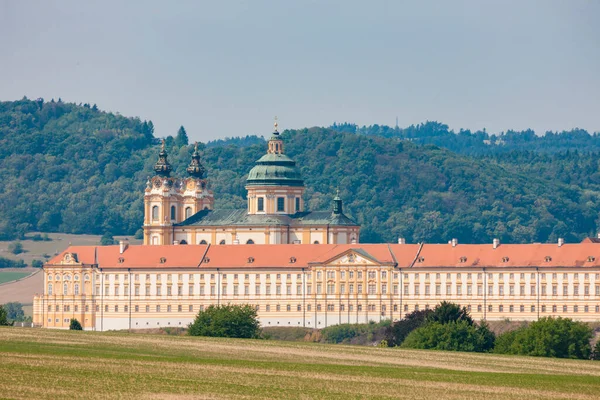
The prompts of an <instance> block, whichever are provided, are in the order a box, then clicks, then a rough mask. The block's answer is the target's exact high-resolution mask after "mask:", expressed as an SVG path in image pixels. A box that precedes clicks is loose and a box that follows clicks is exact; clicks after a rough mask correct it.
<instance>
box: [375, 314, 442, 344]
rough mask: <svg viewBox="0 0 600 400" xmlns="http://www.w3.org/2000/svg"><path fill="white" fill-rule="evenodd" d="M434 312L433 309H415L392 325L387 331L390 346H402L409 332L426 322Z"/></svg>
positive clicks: (386, 338)
mask: <svg viewBox="0 0 600 400" xmlns="http://www.w3.org/2000/svg"><path fill="white" fill-rule="evenodd" d="M432 312H433V311H432V310H420V311H413V312H411V313H409V314H406V315H405V316H404V318H402V319H401V320H400V321H396V322H394V323H393V324H392V325H390V326H389V327H388V328H387V329H386V331H385V340H386V341H387V344H388V346H390V347H395V346H400V345H401V344H402V342H403V341H404V339H405V338H406V337H407V336H408V334H409V333H411V332H412V331H414V330H415V329H417V328H419V327H420V326H422V325H423V324H425V322H426V321H427V317H428V315H429V314H431V313H432Z"/></svg>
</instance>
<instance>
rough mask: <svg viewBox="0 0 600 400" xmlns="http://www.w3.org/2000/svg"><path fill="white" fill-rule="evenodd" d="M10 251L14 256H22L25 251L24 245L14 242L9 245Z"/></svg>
mask: <svg viewBox="0 0 600 400" xmlns="http://www.w3.org/2000/svg"><path fill="white" fill-rule="evenodd" d="M8 251H10V252H11V253H13V254H21V253H23V251H24V250H23V245H22V244H21V242H13V243H11V244H9V245H8Z"/></svg>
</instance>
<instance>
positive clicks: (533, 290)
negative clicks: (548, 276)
mask: <svg viewBox="0 0 600 400" xmlns="http://www.w3.org/2000/svg"><path fill="white" fill-rule="evenodd" d="M530 294H531V295H532V296H535V285H531V288H530Z"/></svg>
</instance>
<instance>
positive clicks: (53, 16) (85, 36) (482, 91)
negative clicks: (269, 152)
mask: <svg viewBox="0 0 600 400" xmlns="http://www.w3.org/2000/svg"><path fill="white" fill-rule="evenodd" d="M599 17H600V1H591V0H590V1H583V0H563V1H554V0H539V1H529V0H519V1H511V0H505V1H492V0H486V1H482V0H474V1H466V0H465V1H458V0H457V1H442V0H439V1H375V0H373V1H353V0H345V1H326V0H323V1H260V0H257V1H206V2H205V1H184V0H178V1H150V0H144V1H133V0H132V1H120V0H119V1H109V0H104V1H71V0H58V1H55V0H40V1H31V0H0V101H5V100H17V99H21V98H22V97H23V96H27V97H28V98H32V99H34V98H38V97H43V98H44V99H46V100H50V99H51V98H55V99H58V98H59V97H60V98H62V100H63V101H67V102H75V103H90V104H94V103H95V104H97V105H98V107H99V108H100V109H102V110H106V111H111V112H119V113H120V114H122V115H125V116H137V117H140V118H141V119H146V120H152V121H153V123H154V125H155V135H156V136H159V137H162V136H166V135H170V134H171V135H175V134H176V132H177V129H178V128H179V126H180V125H183V126H185V128H186V130H187V132H188V135H189V137H190V139H191V140H200V141H207V140H212V139H217V138H223V137H231V136H245V135H248V134H258V135H268V134H269V133H270V132H271V131H272V126H273V125H272V124H273V117H274V116H277V117H278V119H279V126H280V130H283V129H296V128H304V127H311V126H329V125H331V124H332V123H333V122H338V123H339V122H352V123H356V124H358V125H372V124H383V125H391V126H393V125H395V123H396V117H397V118H398V123H399V125H400V126H401V127H404V126H408V125H411V124H418V123H421V122H425V121H427V120H435V121H439V122H443V123H445V124H447V125H449V126H450V128H452V129H455V130H458V129H460V128H465V129H471V130H477V129H483V128H486V129H487V131H488V132H500V131H505V130H508V129H514V130H522V129H528V128H531V129H534V130H535V131H536V133H538V134H543V133H544V132H545V131H547V130H553V131H561V130H569V129H572V128H575V127H579V128H583V129H587V130H588V131H590V132H594V131H599V132H600V73H599V71H600V23H599V21H600V18H599Z"/></svg>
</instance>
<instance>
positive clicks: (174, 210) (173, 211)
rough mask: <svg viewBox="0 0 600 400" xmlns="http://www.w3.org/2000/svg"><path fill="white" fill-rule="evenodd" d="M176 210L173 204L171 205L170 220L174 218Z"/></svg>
mask: <svg viewBox="0 0 600 400" xmlns="http://www.w3.org/2000/svg"><path fill="white" fill-rule="evenodd" d="M176 212H177V210H176V208H175V206H171V221H174V220H175V214H176Z"/></svg>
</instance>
